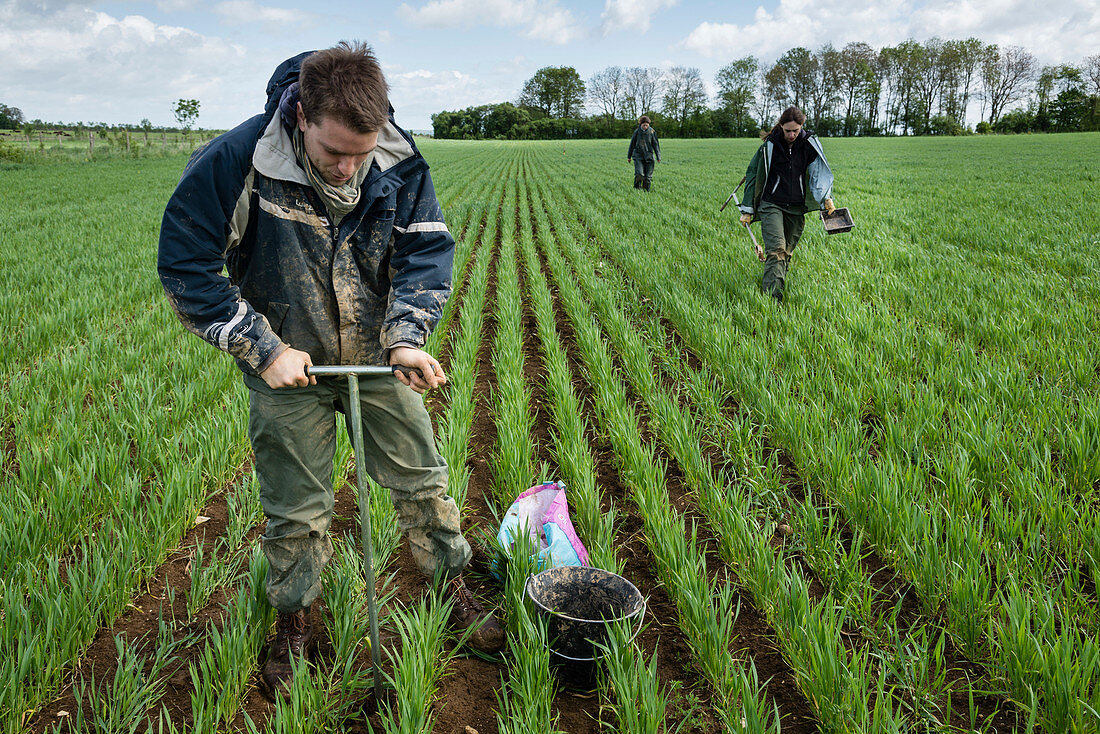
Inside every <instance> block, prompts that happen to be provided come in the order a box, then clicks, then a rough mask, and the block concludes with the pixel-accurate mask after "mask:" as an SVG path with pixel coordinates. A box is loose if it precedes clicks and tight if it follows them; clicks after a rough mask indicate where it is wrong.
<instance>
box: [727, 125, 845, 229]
mask: <svg viewBox="0 0 1100 734" xmlns="http://www.w3.org/2000/svg"><path fill="white" fill-rule="evenodd" d="M779 135H780V136H781V135H782V133H779ZM783 145H784V141H783V140H782V138H781V137H780V138H778V142H777V138H776V136H775V134H774V133H773V134H770V135H768V137H767V138H765V139H764V142H763V144H761V146H760V147H759V148H757V150H756V154H755V155H754V156H753V157H752V160H751V161H750V162H749V167H748V169H747V170H746V171H745V196H744V200H743V201H742V202H741V205H740V207H739V208H740V210H741V212H742V213H743V214H752V215H754V216H753V221H756V220H757V219H758V217H756V216H755V215H756V211H757V209H759V208H760V202H761V201H764V200H767V199H769V197H768V196H765V192H768V191H769V189H771V191H770V192H769V193H770V194H771V199H770V200H772V201H776V202H777V203H781V204H784V205H786V206H801V207H802V208H803V209H804V211H813V210H815V209H820V208H821V205H822V202H824V201H825V200H826V199H828V198H831V197H832V191H833V172H832V171H831V170H830V169H829V162H828V161H827V160H825V151H823V150H822V149H821V143H820V142H819V141H818V139H817V136H816V135H814V134H813V133H807V132H806V131H805V130H803V131H802V134H801V135H800V136H799V139H798V140H796V141H795V148H798V149H799V150H796V151H795V155H794V156H793V157H792V155H791V154H788V153H787V151H786V150H778V149H777V148H779V147H780V146H783ZM776 163H778V164H779V167H780V168H783V167H788V170H776V165H775V164H776ZM791 164H794V165H793V166H791ZM798 169H801V170H798Z"/></svg>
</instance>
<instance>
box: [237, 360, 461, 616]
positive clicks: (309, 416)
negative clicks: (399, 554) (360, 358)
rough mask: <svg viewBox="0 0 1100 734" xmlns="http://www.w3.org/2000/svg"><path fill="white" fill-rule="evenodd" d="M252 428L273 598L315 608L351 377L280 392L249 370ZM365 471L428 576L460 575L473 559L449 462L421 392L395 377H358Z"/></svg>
mask: <svg viewBox="0 0 1100 734" xmlns="http://www.w3.org/2000/svg"><path fill="white" fill-rule="evenodd" d="M244 380H245V384H246V385H247V386H248V392H249V418H248V432H249V437H250V438H251V439H252V449H253V451H254V453H255V455H256V475H257V478H258V479H259V484H260V501H261V503H262V505H263V510H264V514H265V515H266V516H267V530H266V531H265V532H264V535H263V538H262V539H261V543H262V546H263V550H264V555H266V556H267V561H268V564H269V565H270V570H269V571H268V576H267V596H268V599H269V600H270V601H271V605H272V606H274V607H275V608H276V609H278V610H279V611H282V612H292V611H296V610H298V609H303V608H305V607H308V606H309V605H310V604H311V603H312V602H313V600H314V599H316V598H317V597H318V596H319V595H320V593H321V571H322V570H323V569H324V567H325V565H326V564H327V563H328V561H329V559H330V558H331V557H332V541H331V540H330V539H329V536H328V528H329V524H330V523H331V521H332V509H333V506H334V504H335V497H334V495H333V490H332V468H333V466H332V463H333V459H334V457H335V455H336V411H337V410H340V411H342V412H343V413H344V415H345V424H346V422H347V421H348V420H350V418H348V414H349V413H350V412H351V411H350V410H349V409H348V406H347V403H348V388H347V380H346V378H318V379H317V384H316V385H312V386H309V387H295V388H283V389H279V390H273V389H272V388H270V387H268V386H267V383H265V382H264V381H263V380H262V379H260V378H259V377H254V376H252V375H245V378H244ZM359 398H360V400H359V402H360V404H361V410H362V417H363V451H364V453H365V454H366V456H365V459H364V461H365V464H366V466H365V467H364V468H365V469H366V472H367V474H369V475H370V477H371V478H372V479H374V481H376V482H377V483H378V484H379V485H381V486H382V487H385V488H387V489H388V490H389V491H390V499H391V500H392V501H393V505H394V508H395V509H396V510H397V519H398V523H399V525H400V527H401V530H402V531H403V532H405V533H406V534H407V535H408V538H409V545H410V548H411V550H412V556H413V560H414V561H415V562H416V565H417V566H418V567H419V568H420V570H421V572H423V573H424V575H425V576H428V577H433V576H434V575H435V573H436V572H437V571H442V574H443V576H444V577H445V578H450V577H453V576H457V575H458V574H459V573H461V572H462V569H463V568H464V567H465V566H466V564H467V563H468V562H469V560H470V555H471V550H470V545H469V543H467V542H466V539H465V538H464V537H463V536H462V529H461V519H460V517H459V512H458V507H457V506H456V505H455V501H454V499H452V498H451V497H449V496H448V495H447V463H446V461H444V459H443V457H441V456H440V455H439V453H438V452H437V451H436V450H435V439H434V436H433V433H432V424H431V419H430V418H429V417H428V411H427V410H426V409H425V408H424V401H423V399H422V398H421V396H420V395H418V394H417V393H415V392H414V391H413V390H411V389H410V388H408V387H406V386H405V385H402V384H401V383H400V382H398V381H397V380H396V379H395V378H389V377H366V378H361V379H360V380H359Z"/></svg>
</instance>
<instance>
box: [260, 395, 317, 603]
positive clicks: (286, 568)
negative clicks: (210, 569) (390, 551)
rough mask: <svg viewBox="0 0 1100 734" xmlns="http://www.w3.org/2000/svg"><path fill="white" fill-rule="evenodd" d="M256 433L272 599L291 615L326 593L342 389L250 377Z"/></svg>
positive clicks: (262, 543) (268, 595) (264, 548)
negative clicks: (276, 385) (280, 384)
mask: <svg viewBox="0 0 1100 734" xmlns="http://www.w3.org/2000/svg"><path fill="white" fill-rule="evenodd" d="M244 381H245V384H246V385H247V386H248V394H249V415H248V433H249V437H250V438H251V439H252V450H253V453H254V454H255V462H256V463H255V466H256V477H257V479H258V480H259V484H260V503H261V504H262V505H263V510H264V515H266V516H267V529H266V531H265V532H264V535H263V537H262V538H261V539H260V545H261V547H262V548H263V552H264V555H265V556H266V557H267V561H268V566H269V568H268V574H267V597H268V600H269V601H270V602H271V605H272V606H273V607H275V608H276V609H278V610H279V611H283V612H292V611H295V610H298V609H303V608H305V607H308V606H309V605H310V604H311V603H312V602H313V601H314V600H315V599H316V598H317V597H318V596H320V593H321V572H322V571H323V570H324V567H325V565H326V564H327V563H328V561H329V559H330V558H331V557H332V541H331V540H330V539H329V537H328V527H329V524H330V523H331V522H332V508H333V504H334V498H333V493H332V479H331V477H332V460H333V456H334V455H335V452H336V417H335V412H334V411H335V408H336V402H335V401H336V392H335V391H334V390H333V389H332V388H331V386H326V385H318V386H316V387H304V388H285V389H282V390H273V389H271V388H270V387H268V386H267V384H266V383H265V382H264V381H263V380H261V379H260V378H258V377H254V376H251V375H246V376H245V378H244Z"/></svg>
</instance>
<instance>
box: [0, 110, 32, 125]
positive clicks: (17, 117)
mask: <svg viewBox="0 0 1100 734" xmlns="http://www.w3.org/2000/svg"><path fill="white" fill-rule="evenodd" d="M24 122H26V119H25V118H24V117H23V110H21V109H19V108H18V107H8V106H7V105H6V104H0V128H5V129H9V128H10V129H16V128H20V127H22V126H23V123H24Z"/></svg>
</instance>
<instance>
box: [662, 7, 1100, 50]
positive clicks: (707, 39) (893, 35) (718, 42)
mask: <svg viewBox="0 0 1100 734" xmlns="http://www.w3.org/2000/svg"><path fill="white" fill-rule="evenodd" d="M1094 5H1095V0H1060V2H1059V4H1058V12H1057V13H1053V12H1050V10H1049V3H1046V2H1040V1H1039V0H1009V1H1008V2H1006V1H1005V0H928V1H927V2H924V3H923V4H922V5H921V7H919V8H914V7H913V3H912V2H910V1H909V0H886V1H885V2H879V1H877V0H779V4H778V7H774V9H773V10H771V11H769V10H767V9H765V8H764V7H763V6H758V7H757V8H756V11H755V13H754V14H753V16H752V18H751V20H749V19H746V21H745V22H742V23H721V22H703V23H700V24H699V25H697V26H696V27H695V28H694V29H693V30H692V31H691V33H689V34H688V36H687V37H686V38H684V40H683V41H681V42H680V44H679V46H680V47H681V48H685V49H687V50H689V51H694V52H696V53H698V54H700V55H702V56H705V57H707V58H710V59H718V60H724V59H734V58H737V57H739V56H744V55H746V54H753V55H756V56H759V57H760V58H762V59H775V58H776V57H778V56H779V55H780V54H782V53H784V52H785V51H787V50H788V49H790V48H793V47H795V46H805V47H807V48H810V49H815V48H819V47H820V46H822V45H823V44H825V43H826V42H831V43H832V44H833V45H834V46H836V47H838V48H839V47H841V46H843V45H844V44H846V43H849V42H852V41H864V42H866V43H869V44H871V45H872V46H875V47H881V46H888V45H894V44H897V43H900V42H901V41H904V40H906V39H907V38H913V39H916V40H918V41H924V40H927V39H929V38H931V37H933V36H939V37H941V38H945V39H950V38H966V37H968V36H974V37H976V38H980V39H981V40H983V41H985V42H987V43H1000V44H1004V45H1020V46H1024V47H1025V48H1028V49H1029V50H1030V51H1032V52H1033V53H1035V54H1036V55H1037V56H1039V57H1040V58H1044V59H1050V60H1058V59H1060V60H1064V61H1073V60H1076V59H1078V58H1079V57H1082V56H1084V55H1086V54H1085V53H1084V52H1083V51H1082V49H1088V48H1098V47H1100V13H1096V12H1095V10H1094Z"/></svg>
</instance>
